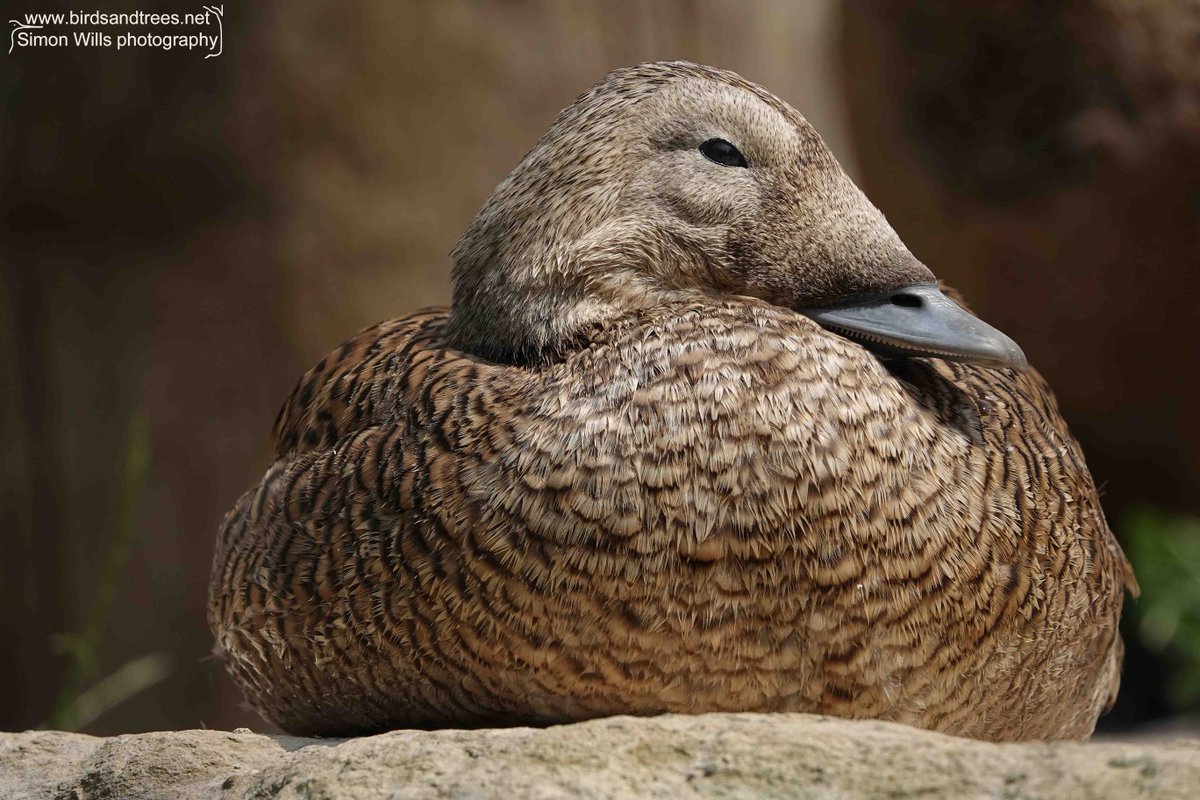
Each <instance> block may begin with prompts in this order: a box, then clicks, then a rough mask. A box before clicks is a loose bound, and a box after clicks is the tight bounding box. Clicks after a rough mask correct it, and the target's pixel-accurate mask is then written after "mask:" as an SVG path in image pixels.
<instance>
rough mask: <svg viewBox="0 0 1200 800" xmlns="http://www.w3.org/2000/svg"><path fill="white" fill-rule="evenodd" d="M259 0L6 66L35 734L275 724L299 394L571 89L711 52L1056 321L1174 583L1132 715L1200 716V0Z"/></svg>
mask: <svg viewBox="0 0 1200 800" xmlns="http://www.w3.org/2000/svg"><path fill="white" fill-rule="evenodd" d="M29 2H30V5H32V6H35V7H30V8H23V9H19V10H20V11H47V10H72V6H71V5H69V4H66V3H59V2H37V3H34V2H33V0H29ZM10 5H19V4H10ZM198 5H199V4H198V3H197V6H198ZM246 5H247V6H250V7H235V6H233V5H230V6H228V8H227V9H226V14H225V18H224V29H225V34H226V38H225V50H224V53H223V54H222V55H221V56H220V57H218V58H214V59H208V60H204V59H203V58H202V57H201V56H200V55H199V54H197V53H196V52H188V51H170V52H163V51H161V50H150V49H133V50H122V51H116V50H111V49H109V50H96V51H90V50H88V49H86V48H59V49H53V50H17V51H15V52H14V53H12V54H10V55H7V56H3V61H2V62H0V96H2V98H3V102H2V103H0V686H3V687H4V690H3V692H0V729H5V730H20V729H24V728H30V727H35V726H54V727H59V728H68V729H77V730H84V731H87V732H92V733H115V732H136V731H143V730H150V729H169V728H188V727H197V726H201V725H207V726H209V727H215V728H230V727H233V726H238V725H249V726H251V727H254V728H255V729H256V730H269V728H268V727H267V726H265V724H264V723H263V722H262V721H261V720H259V719H258V718H257V717H256V715H255V714H253V712H251V711H249V710H247V709H246V708H245V707H244V706H243V705H242V701H241V697H240V695H239V693H238V692H237V690H236V688H235V687H234V686H233V685H232V683H231V682H230V681H229V679H228V678H226V676H225V675H224V672H223V669H222V668H220V665H219V664H216V663H215V662H214V661H213V660H212V658H211V654H210V649H211V637H210V635H209V632H208V629H207V626H206V623H205V611H204V609H205V596H206V591H207V581H208V571H209V564H210V559H211V554H212V548H213V543H214V539H215V534H216V529H217V525H218V523H219V522H220V520H221V517H222V516H223V515H224V513H225V511H226V510H227V509H228V508H229V507H230V506H231V505H232V504H233V501H234V500H235V499H236V497H237V496H238V495H239V494H240V493H241V492H242V491H243V490H245V489H247V488H249V487H250V486H251V485H252V484H253V483H254V482H255V481H256V480H257V479H258V477H259V475H260V474H261V473H262V471H263V470H264V469H265V467H266V465H267V462H268V455H269V449H268V447H269V443H268V440H267V435H268V433H269V429H270V426H271V423H272V420H273V419H274V415H275V413H276V411H277V409H278V407H279V405H280V404H281V403H282V401H283V399H284V397H285V396H286V394H287V393H288V391H289V390H290V388H291V386H292V384H293V382H294V381H295V380H296V379H297V378H298V377H299V376H300V374H301V373H302V372H303V371H304V370H305V369H306V368H307V367H308V366H310V365H311V364H312V363H314V362H315V361H316V360H318V359H319V358H321V357H322V356H323V355H324V354H325V353H326V352H327V351H328V350H329V349H331V348H332V347H334V346H335V345H337V344H338V343H339V342H340V341H342V340H343V339H345V338H346V337H348V336H349V335H350V334H352V333H354V332H355V331H357V330H358V329H360V328H362V327H363V326H365V325H367V324H369V323H372V322H375V321H377V320H379V319H383V318H386V317H391V316H398V315H402V314H405V313H407V312H409V311H412V310H415V309H417V308H419V307H421V306H425V305H429V304H436V303H444V302H446V301H447V300H448V298H449V283H448V274H449V260H448V258H447V253H448V252H449V250H450V248H451V247H452V246H453V244H454V242H455V239H456V238H457V236H458V235H459V234H460V233H461V232H462V231H463V229H464V228H465V226H466V225H467V222H468V221H469V220H470V218H471V216H472V215H473V213H474V212H475V210H476V209H477V208H478V206H479V205H480V204H481V203H482V202H483V200H484V198H485V197H486V196H487V195H488V193H489V192H490V190H491V189H492V187H493V186H494V185H495V184H496V183H497V182H498V181H499V180H500V179H501V178H502V177H503V176H504V175H505V174H506V173H507V172H508V171H509V170H510V169H511V168H512V167H513V166H514V165H515V164H516V162H517V161H518V160H519V159H520V157H521V156H522V155H523V153H524V152H525V150H526V149H528V148H529V146H530V145H531V144H532V143H533V141H534V140H535V138H536V137H537V136H538V135H540V134H541V132H542V131H543V130H544V129H545V128H546V127H547V126H548V125H549V123H550V122H551V120H552V119H553V117H554V115H555V114H556V113H557V112H558V110H559V109H560V108H562V107H563V106H565V105H567V104H568V103H570V101H571V100H572V99H573V98H574V97H575V96H576V95H577V94H579V93H580V92H582V91H583V90H584V89H586V88H587V87H588V86H589V85H591V84H592V83H594V82H595V81H597V80H598V79H600V78H601V77H602V76H603V75H604V74H605V73H606V72H607V71H609V70H610V69H613V68H615V67H619V66H625V65H629V64H633V63H636V62H639V61H647V60H659V59H674V58H685V59H690V60H694V61H699V62H703V63H708V64H712V65H715V66H720V67H725V68H728V69H732V70H735V71H737V72H740V73H741V74H742V75H744V76H745V77H746V78H748V79H750V80H753V81H755V82H757V83H760V84H762V85H763V86H765V87H767V88H768V89H770V90H771V91H773V92H774V93H776V94H777V95H779V96H780V97H782V98H783V99H784V100H786V101H788V102H789V103H791V104H792V105H794V106H795V107H796V108H798V109H799V110H800V111H801V112H802V113H803V114H805V115H806V116H807V117H808V119H809V120H810V121H811V122H812V123H813V124H814V125H815V126H816V128H817V129H818V130H819V131H820V132H821V134H822V135H823V136H824V137H825V139H826V141H827V142H828V144H829V145H830V147H831V148H832V149H833V150H834V152H835V153H836V154H837V155H838V157H839V158H840V159H841V161H842V163H843V164H844V165H845V167H846V168H847V170H848V171H849V172H850V173H851V175H852V176H853V177H854V178H855V179H856V180H857V181H858V182H859V183H860V185H861V186H862V187H863V188H864V190H865V191H866V192H867V194H868V195H869V196H870V197H871V198H872V199H873V200H874V202H875V203H876V204H877V205H878V206H880V207H881V208H882V209H883V211H884V212H885V213H886V214H887V216H888V218H889V219H890V220H891V222H892V223H893V225H894V226H895V227H896V229H897V230H898V231H899V232H900V235H901V236H902V237H903V238H904V240H905V241H906V242H907V243H908V245H909V246H910V248H911V249H912V250H913V251H914V252H915V253H916V254H917V255H918V257H920V258H921V259H922V260H924V261H925V263H927V264H929V265H930V266H931V267H932V268H933V269H934V271H935V272H937V273H938V274H939V275H940V276H941V277H942V278H944V279H945V280H947V281H949V282H950V283H952V284H954V285H956V286H957V287H959V288H960V289H961V290H962V291H964V292H965V294H966V296H967V297H968V298H969V300H970V301H971V303H972V304H973V306H974V307H975V308H976V310H977V311H979V312H980V314H981V315H982V316H983V317H984V318H985V319H987V320H988V321H990V322H992V323H993V324H995V325H997V326H998V327H1000V328H1001V329H1003V330H1004V331H1006V332H1008V333H1009V334H1011V335H1012V336H1013V337H1014V338H1016V339H1017V340H1018V341H1019V342H1020V343H1021V344H1022V345H1023V346H1024V348H1025V351H1026V352H1027V353H1028V355H1029V356H1030V359H1031V361H1032V362H1033V363H1034V364H1035V365H1036V366H1037V367H1038V368H1039V369H1041V370H1042V371H1043V373H1044V374H1045V375H1046V376H1047V377H1048V378H1049V380H1050V382H1051V384H1052V385H1053V386H1054V388H1055V390H1056V391H1057V393H1058V397H1059V400H1060V402H1061V404H1062V407H1063V409H1064V412H1065V414H1066V416H1067V417H1068V419H1069V421H1070V423H1071V425H1072V428H1073V430H1074V431H1075V433H1076V434H1077V436H1078V437H1079V438H1080V439H1081V440H1082V442H1083V446H1084V449H1085V451H1086V453H1087V456H1088V460H1089V463H1090V465H1091V467H1092V471H1093V473H1094V475H1095V477H1096V480H1097V482H1098V483H1099V484H1100V485H1101V486H1102V487H1103V491H1104V502H1105V507H1106V510H1107V513H1108V515H1109V519H1110V521H1111V523H1112V525H1113V527H1114V528H1115V529H1116V530H1117V532H1118V535H1119V537H1120V538H1121V540H1122V542H1123V544H1124V546H1125V548H1126V550H1127V552H1128V553H1129V555H1130V556H1131V558H1132V559H1133V561H1134V564H1135V568H1136V571H1137V572H1138V575H1139V577H1140V579H1141V584H1142V590H1143V594H1142V597H1141V599H1139V600H1137V601H1133V600H1129V601H1128V602H1127V603H1126V619H1125V635H1126V641H1127V646H1128V658H1127V662H1126V671H1125V678H1124V683H1123V687H1122V693H1121V697H1120V699H1119V701H1118V704H1117V707H1116V709H1115V710H1114V712H1113V713H1112V714H1111V715H1110V716H1109V717H1107V718H1106V719H1105V720H1102V723H1101V726H1102V729H1108V730H1128V729H1130V728H1131V727H1137V726H1162V725H1169V724H1173V723H1171V720H1180V719H1183V720H1187V719H1189V718H1191V719H1193V720H1194V719H1195V717H1194V716H1193V715H1195V713H1196V712H1197V709H1198V707H1200V706H1198V703H1200V521H1197V516H1196V515H1197V513H1198V512H1200V492H1198V489H1200V413H1198V408H1200V405H1198V403H1197V400H1196V395H1195V392H1196V388H1197V369H1198V368H1200V344H1198V341H1200V339H1198V336H1197V331H1198V330H1200V5H1198V4H1197V3H1195V2H1189V1H1188V0H1179V1H1178V2H1170V1H1169V0H1158V1H1157V2H1138V1H1137V0H1056V1H1055V2H1016V1H1006V2H999V0H997V1H996V2H974V3H961V2H946V3H937V2H928V1H926V2H909V1H907V0H887V1H886V2H885V1H884V0H870V1H868V0H859V1H858V2H853V3H848V4H845V5H842V4H840V3H836V2H832V1H831V0H804V1H803V2H791V1H790V0H767V1H764V2H734V1H733V0H727V1H721V0H659V1H658V2H632V1H629V0H617V1H614V0H591V1H587V0H580V1H579V2H554V1H553V0H479V2H466V0H445V1H443V2H436V3H434V2H394V0H386V1H385V0H362V2H358V3H354V4H337V5H335V4H333V3H317V2H307V1H303V0H301V1H295V0H294V1H293V2H287V3H284V2H282V1H281V0H277V1H276V2H262V3H254V4H246ZM109 6H110V4H108V3H105V2H99V1H98V0H93V1H92V2H91V3H90V4H89V5H88V7H87V9H82V8H77V9H76V10H93V9H100V10H114V11H128V10H130V8H129V7H128V4H111V6H112V7H111V8H110V7H109ZM138 7H139V8H140V9H141V10H144V11H148V12H152V11H190V10H198V9H193V8H192V7H191V6H188V5H186V4H184V3H179V2H174V3H149V2H148V3H144V4H142V5H140V6H138ZM13 10H14V12H16V11H18V9H16V8H14V9H13ZM14 15H15V13H14Z"/></svg>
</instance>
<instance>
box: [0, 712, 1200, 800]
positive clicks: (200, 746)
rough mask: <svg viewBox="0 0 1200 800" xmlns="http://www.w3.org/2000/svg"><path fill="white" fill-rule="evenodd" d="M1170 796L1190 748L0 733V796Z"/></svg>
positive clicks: (666, 730) (771, 726) (816, 733)
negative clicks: (101, 737)
mask: <svg viewBox="0 0 1200 800" xmlns="http://www.w3.org/2000/svg"><path fill="white" fill-rule="evenodd" d="M918 796H919V797H922V798H926V800H930V799H932V800H936V799H937V798H961V797H989V798H1041V797H1045V798H1055V800H1060V799H1061V800H1067V799H1069V798H1121V799H1122V800H1124V799H1125V798H1134V797H1154V798H1180V799H1181V800H1184V799H1186V800H1193V798H1195V797H1198V796H1200V740H1196V739H1192V740H1179V741H1175V742H1171V743H1151V744H1133V743H1122V742H1090V743H1082V744H1081V743H1075V742H1057V743H1041V742H1037V743H1028V744H999V745H998V744H989V743H986V742H977V741H972V740H969V739H959V738H955V737H952V736H944V735H941V734H937V733H930V732H928V731H921V730H916V729H913V728H908V727H905V726H903V725H896V724H891V723H883V722H853V721H846V720H838V719H832V718H828V717H816V716H809V715H804V714H780V715H761V714H708V715H703V716H696V717H686V716H663V717H654V718H649V719H635V718H631V717H614V718H610V719H602V720H594V721H592V722H585V723H580V724H578V725H562V726H559V727H554V728H547V729H544V730H534V729H530V728H512V729H506V730H479V731H462V730H447V731H432V732H423V731H394V732H392V733H385V734H381V735H379V736H370V737H364V738H361V739H297V738H291V737H285V736H264V735H261V734H255V733H249V732H245V733H243V732H235V733H228V732H224V731H207V730H195V731H178V732H170V733H146V734H138V735H126V736H116V737H113V738H110V739H99V738H95V737H91V736H84V735H82V734H71V733H58V732H55V731H30V732H26V733H0V797H4V798H39V799H40V798H47V800H58V799H59V798H69V799H70V800H75V799H76V798H78V799H79V800H84V799H86V800H107V799H108V798H114V799H115V798H122V800H124V799H125V798H158V797H178V798H185V799H187V798H197V800H198V799H199V798H205V800H207V799H208V798H276V797H278V798H297V799H299V798H321V799H322V800H339V799H340V798H356V799H357V798H372V799H373V798H378V799H379V800H420V799H421V798H455V799H456V800H473V799H474V798H488V797H501V798H505V800H551V799H552V798H632V797H670V798H693V797H694V798H703V797H713V798H718V797H719V798H738V797H746V798H771V797H789V798H792V797H821V798H841V797H845V798H860V797H861V798H872V797H888V798H904V797H918Z"/></svg>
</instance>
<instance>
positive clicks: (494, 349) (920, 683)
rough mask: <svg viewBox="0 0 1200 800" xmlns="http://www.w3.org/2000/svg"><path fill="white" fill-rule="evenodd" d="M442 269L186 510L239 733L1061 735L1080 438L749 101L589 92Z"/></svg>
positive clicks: (1085, 596)
mask: <svg viewBox="0 0 1200 800" xmlns="http://www.w3.org/2000/svg"><path fill="white" fill-rule="evenodd" d="M451 258H452V261H453V265H452V269H451V277H452V283H453V293H452V301H451V305H450V306H449V307H448V308H447V307H439V308H433V309H427V310H424V311H421V312H417V313H414V314H411V315H409V316H406V317H403V318H400V319H393V320H390V321H385V322H382V323H379V324H377V325H374V326H372V327H370V328H367V329H366V330H364V331H362V332H361V333H359V334H357V335H356V336H354V337H353V338H351V339H350V340H349V341H347V342H345V343H344V344H342V345H341V346H340V347H338V348H337V349H336V350H334V351H333V352H332V353H330V354H329V355H328V356H326V357H325V358H324V359H322V360H321V361H320V362H319V363H318V364H316V366H314V367H313V368H312V369H310V370H309V371H308V372H307V373H306V374H305V375H304V376H303V377H302V378H301V379H300V381H299V383H298V384H297V386H296V387H295V389H294V390H293V392H292V393H291V395H290V397H289V398H288V399H287V401H286V402H285V403H284V405H283V407H282V409H281V411H280V412H279V416H278V418H277V420H276V422H275V426H274V434H273V435H274V443H275V446H274V461H273V463H272V464H271V465H270V467H269V468H268V469H267V471H266V473H265V475H264V476H263V477H262V479H261V481H260V482H259V483H258V484H257V485H256V486H255V487H253V488H252V489H250V490H249V491H248V492H247V493H245V494H244V495H243V496H242V497H241V498H240V499H239V500H238V501H237V503H236V504H235V505H234V507H233V509H232V510H231V511H230V512H229V514H228V515H227V516H226V517H225V519H224V521H223V523H222V525H221V528H220V532H219V535H218V537H217V544H216V551H215V556H214V562H213V568H212V572H211V583H210V597H209V604H208V617H209V624H210V627H211V629H212V632H213V635H214V638H215V648H216V650H217V651H218V652H219V653H220V654H221V656H222V658H223V659H224V661H225V664H226V666H227V668H228V670H229V671H230V673H231V675H232V676H233V678H234V679H235V681H236V682H237V683H238V684H239V685H240V687H241V688H242V690H243V691H244V693H245V695H246V697H247V700H248V702H249V703H250V704H251V705H252V706H253V708H255V709H256V710H257V711H258V712H259V713H260V714H261V715H262V716H263V717H264V718H265V719H267V720H269V721H271V722H273V723H274V724H276V725H278V726H279V727H281V728H282V729H284V730H286V731H289V732H291V733H295V734H302V735H311V736H349V735H358V734H366V733H373V732H379V731H384V730H390V729H396V728H410V729H431V728H448V727H456V728H480V727H490V726H517V725H538V726H541V725H551V724H563V723H570V722H577V721H582V720H587V719H591V718H595V717H601V716H609V715H621V714H628V715H640V716H646V715H657V714H664V713H679V714H699V713H708V712H764V713H766V712H804V713H812V714H822V715H832V716H836V717H842V718H849V719H876V720H888V721H894V722H901V723H905V724H908V725H911V726H916V727H920V728H926V729H930V730H935V731H941V732H945V733H949V734H954V735H959V736H966V737H972V738H977V739H984V740H991V741H1012V740H1029V739H1084V738H1087V737H1088V736H1089V735H1090V734H1091V733H1092V731H1093V729H1094V727H1095V724H1096V720H1097V718H1098V717H1099V715H1100V714H1101V713H1102V712H1103V711H1104V710H1105V709H1106V708H1107V707H1108V706H1109V705H1110V704H1111V702H1112V701H1113V698H1114V696H1115V693H1116V691H1117V687H1118V684H1119V680H1120V666H1121V657H1122V645H1121V639H1120V636H1119V633H1118V622H1119V617H1120V612H1121V606H1122V602H1123V597H1124V593H1125V590H1127V589H1128V590H1130V591H1136V583H1135V581H1134V578H1133V575H1132V572H1131V570H1130V567H1129V564H1128V562H1127V561H1126V559H1125V557H1124V555H1123V554H1122V552H1121V549H1120V547H1119V545H1118V544H1117V541H1116V539H1115V538H1114V536H1113V534H1112V532H1111V531H1110V529H1109V527H1108V525H1107V523H1106V521H1105V517H1104V514H1103V511H1102V509H1101V506H1100V501H1099V498H1098V494H1097V490H1096V487H1095V484H1094V482H1093V480H1092V477H1091V475H1090V473H1089V471H1088V468H1087V466H1086V463H1085V461H1084V457H1083V454H1082V452H1081V449H1080V446H1079V444H1078V443H1077V442H1076V441H1075V439H1074V438H1073V437H1072V435H1071V433H1070V431H1069V430H1068V428H1067V425H1066V423H1065V422H1064V420H1063V417H1062V416H1061V414H1060V412H1059V409H1058V407H1057V405H1056V402H1055V399H1054V396H1053V394H1052V392H1051V390H1050V388H1049V386H1048V385H1047V384H1046V382H1045V381H1044V379H1043V378H1042V377H1041V376H1040V375H1039V374H1038V373H1037V372H1036V370H1034V369H1032V368H1030V367H1029V366H1028V364H1027V362H1026V359H1025V356H1024V354H1023V352H1022V350H1021V348H1020V347H1019V346H1017V345H1016V344H1015V343H1014V342H1013V340H1012V339H1010V338H1009V337H1008V336H1006V335H1005V334H1003V333H1001V332H1000V331H999V330H997V329H995V328H994V327H992V326H990V325H988V324H987V323H985V322H983V321H982V320H981V319H979V317H978V316H976V315H975V314H973V313H972V312H971V311H970V310H969V309H968V307H967V306H966V305H965V303H964V302H963V300H962V298H961V297H959V296H958V295H957V293H955V292H954V291H953V289H951V288H950V287H948V286H945V285H944V284H940V283H939V282H938V280H937V278H936V277H935V276H934V274H933V272H931V271H930V269H929V268H928V267H926V266H925V265H924V264H923V263H922V262H921V261H919V260H918V259H917V258H916V257H915V256H914V255H913V254H912V253H911V252H910V251H909V250H908V249H907V248H906V247H905V245H904V244H903V243H902V242H901V240H900V238H899V236H898V235H897V234H896V232H895V231H894V230H893V229H892V228H891V227H890V226H889V224H888V223H887V221H886V219H885V218H884V216H883V214H882V213H881V212H880V211H879V210H878V209H876V208H875V207H874V206H873V205H872V204H871V203H870V201H869V200H868V199H867V198H866V197H865V196H864V195H863V193H862V192H861V191H860V190H859V189H858V188H857V187H856V186H855V185H854V183H853V182H852V181H851V179H850V178H849V177H848V176H847V175H846V173H845V171H844V170H843V169H842V168H841V167H840V166H839V164H838V161H837V160H836V158H835V157H834V155H833V154H832V153H831V151H830V150H829V148H828V147H826V145H825V144H824V143H823V142H822V140H821V138H820V136H819V135H818V134H817V132H816V131H815V130H814V129H813V127H812V126H811V125H810V124H809V123H808V122H807V121H806V120H805V119H804V117H803V116H801V115H800V113H799V112H797V111H796V110H795V109H793V108H792V107H791V106H789V105H788V104H787V103H785V102H783V101H782V100H780V99H778V98H777V97H775V96H774V95H772V94H771V93H769V92H768V91H766V90H765V89H763V88H761V87H759V86H757V85H755V84H753V83H751V82H749V81H747V80H745V79H743V78H742V77H740V76H739V75H737V74H735V73H732V72H729V71H724V70H720V69H716V68H713V67H707V66H702V65H697V64H692V63H688V62H657V63H648V64H641V65H637V66H634V67H628V68H622V69H618V70H616V71H614V72H612V73H610V74H609V75H608V76H606V77H605V78H604V79H603V80H602V81H600V82H599V83H597V84H596V85H594V86H593V87H591V88H590V89H589V90H588V91H586V92H585V93H584V94H582V95H581V96H579V97H578V98H577V99H576V100H575V101H574V102H573V103H572V104H571V105H570V106H569V107H567V108H566V109H565V110H563V111H562V112H561V113H560V114H559V115H558V117H557V118H556V120H555V121H554V123H553V124H552V125H551V127H550V128H549V130H548V131H547V132H546V133H545V134H544V135H543V136H542V137H541V138H540V139H539V140H538V141H537V143H536V144H535V145H534V146H533V148H532V149H531V150H530V151H529V152H528V154H527V155H525V157H524V158H523V160H521V162H520V163H519V164H518V166H517V167H516V168H515V169H514V170H513V171H512V172H511V173H510V174H509V175H508V176H507V177H506V178H505V179H504V180H503V181H502V182H501V183H500V184H499V185H498V186H497V187H496V189H495V191H494V192H493V193H492V194H491V196H490V197H489V198H488V199H487V200H486V202H485V203H484V205H483V206H482V208H481V209H480V210H479V212H478V214H477V215H476V216H475V218H474V220H473V221H472V222H471V223H470V225H469V227H468V229H467V230H466V232H465V234H464V235H463V237H462V239H461V240H460V241H459V242H458V244H457V245H456V246H455V248H454V249H453V251H452V254H451Z"/></svg>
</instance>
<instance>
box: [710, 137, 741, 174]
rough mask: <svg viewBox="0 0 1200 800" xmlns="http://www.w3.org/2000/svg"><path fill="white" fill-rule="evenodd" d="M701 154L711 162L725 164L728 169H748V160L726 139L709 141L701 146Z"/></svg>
mask: <svg viewBox="0 0 1200 800" xmlns="http://www.w3.org/2000/svg"><path fill="white" fill-rule="evenodd" d="M700 152H701V153H703V154H704V157H705V158H707V159H708V160H709V161H715V162H717V163H718V164H724V165H725V166H727V167H748V166H750V165H749V164H747V163H746V159H745V158H744V157H743V156H742V154H741V152H739V151H738V149H737V148H736V147H734V146H733V145H731V144H730V143H729V142H727V141H725V140H724V139H709V140H708V141H707V142H705V143H704V144H702V145H700Z"/></svg>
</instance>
